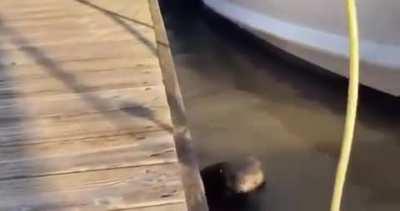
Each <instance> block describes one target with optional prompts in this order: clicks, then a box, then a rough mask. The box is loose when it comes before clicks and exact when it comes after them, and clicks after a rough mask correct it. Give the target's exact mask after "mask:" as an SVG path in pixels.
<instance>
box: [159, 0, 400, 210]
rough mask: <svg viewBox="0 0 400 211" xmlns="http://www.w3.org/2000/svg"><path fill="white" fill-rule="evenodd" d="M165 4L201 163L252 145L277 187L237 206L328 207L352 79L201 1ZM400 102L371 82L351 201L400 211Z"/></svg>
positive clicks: (353, 205)
mask: <svg viewBox="0 0 400 211" xmlns="http://www.w3.org/2000/svg"><path fill="white" fill-rule="evenodd" d="M166 2H167V3H166ZM186 2H187V1H186ZM162 7H163V12H164V15H165V19H166V25H167V30H168V34H169V37H170V41H171V45H172V49H173V53H174V59H175V63H176V67H177V71H178V76H179V79H180V83H181V87H182V92H183V95H184V100H185V104H186V107H187V112H188V119H189V123H190V127H191V131H192V133H193V136H194V139H195V143H194V144H195V147H196V150H197V152H198V156H199V159H200V164H201V166H205V165H208V164H211V163H215V162H218V161H224V160H227V159H229V158H232V157H237V156H241V155H247V154H252V155H256V156H258V157H260V158H261V159H262V161H263V162H264V164H265V172H266V174H267V176H268V189H267V190H268V191H263V192H261V193H258V194H254V195H252V196H251V197H250V203H248V204H246V205H245V206H237V207H236V210H255V211H257V210H263V211H264V210H271V211H293V210H296V211H314V210H315V211H320V210H328V207H329V201H330V197H331V191H332V185H333V179H334V173H335V167H336V162H337V160H336V159H337V155H338V150H339V147H340V139H341V134H342V130H343V121H344V112H345V100H346V97H345V95H346V83H345V80H343V79H341V78H338V77H331V76H328V75H326V74H323V73H321V72H319V71H316V70H310V69H314V68H309V67H305V66H298V65H294V64H293V63H288V62H287V60H282V59H281V57H279V56H277V55H276V54H271V53H270V51H269V48H267V47H260V46H261V45H260V42H259V41H255V40H253V39H251V37H249V36H248V35H247V34H245V33H242V32H241V31H240V30H237V29H236V28H235V27H233V25H231V24H229V23H227V22H225V21H222V20H220V19H218V18H216V17H214V16H210V15H209V14H205V13H204V12H200V11H199V8H198V7H196V6H194V7H190V5H187V4H185V5H182V4H181V2H180V1H164V5H162ZM399 105H400V104H399V103H398V101H397V99H395V98H393V97H390V96H387V95H384V94H381V93H376V92H374V91H371V90H369V89H366V88H364V89H362V96H361V105H360V118H359V121H358V126H357V135H356V139H357V140H356V144H355V147H354V153H353V155H352V161H351V169H350V175H349V180H348V184H347V187H346V194H345V201H344V203H345V205H344V208H345V209H344V210H352V211H378V210H384V211H395V210H396V211H398V210H400V180H399V178H400V169H399V168H397V165H396V164H397V162H399V161H400V128H399V127H400V118H399V114H400V107H399ZM229 210H232V208H231V209H229Z"/></svg>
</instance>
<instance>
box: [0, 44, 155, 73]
mask: <svg viewBox="0 0 400 211" xmlns="http://www.w3.org/2000/svg"><path fill="white" fill-rule="evenodd" d="M17 39H18V40H16V42H18V43H21V44H22V45H25V44H26V45H29V41H28V40H25V39H23V38H17ZM19 39H20V40H19ZM147 41H148V42H149V43H150V44H151V43H153V44H154V43H155V41H154V40H153V41H152V40H147ZM153 44H151V45H150V46H148V45H146V44H143V43H129V42H126V41H115V42H114V41H112V42H93V43H89V44H87V43H83V44H80V45H79V46H80V48H79V51H77V50H76V47H77V46H76V45H73V44H66V45H57V46H48V47H45V48H37V47H26V48H21V49H18V50H1V49H0V55H2V57H0V65H20V64H40V65H42V66H44V67H47V68H53V69H54V68H58V63H59V62H63V61H73V60H84V59H102V58H119V57H127V56H130V57H131V58H132V60H141V58H143V57H144V58H146V57H153V58H156V55H155V54H154V49H155V47H154V46H153ZM104 49H107V50H104ZM71 52H73V53H71Z"/></svg>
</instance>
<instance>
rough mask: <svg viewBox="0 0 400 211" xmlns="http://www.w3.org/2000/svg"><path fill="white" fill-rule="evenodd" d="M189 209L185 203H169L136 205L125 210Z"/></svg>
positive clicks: (171, 210)
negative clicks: (145, 205)
mask: <svg viewBox="0 0 400 211" xmlns="http://www.w3.org/2000/svg"><path fill="white" fill-rule="evenodd" d="M183 210H187V207H186V204H185V203H169V204H161V205H158V206H148V207H136V208H130V209H126V210H124V211H183Z"/></svg>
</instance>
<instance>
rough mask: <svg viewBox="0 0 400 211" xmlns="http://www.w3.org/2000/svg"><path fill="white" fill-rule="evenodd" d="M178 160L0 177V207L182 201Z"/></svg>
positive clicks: (114, 205)
mask: <svg viewBox="0 0 400 211" xmlns="http://www.w3.org/2000/svg"><path fill="white" fill-rule="evenodd" d="M179 171H180V170H179V166H178V165H177V164H166V165H156V166H143V167H136V168H122V169H112V170H103V171H92V172H84V173H79V174H65V175H56V176H48V177H38V178H27V179H17V180H6V181H0V198H1V203H0V210H62V209H65V210H67V209H70V210H73V209H79V210H80V209H81V208H82V209H86V210H95V209H103V210H113V209H124V208H130V207H138V206H140V205H142V206H148V205H152V204H153V205H155V204H165V203H179V202H184V194H183V191H182V185H181V181H180V175H179Z"/></svg>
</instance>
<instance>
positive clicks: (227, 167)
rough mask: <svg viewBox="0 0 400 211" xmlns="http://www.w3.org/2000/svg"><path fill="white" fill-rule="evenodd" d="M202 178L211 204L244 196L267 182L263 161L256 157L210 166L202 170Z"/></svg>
mask: <svg viewBox="0 0 400 211" xmlns="http://www.w3.org/2000/svg"><path fill="white" fill-rule="evenodd" d="M201 178H202V180H203V184H204V188H205V193H206V197H207V200H208V202H209V204H210V203H213V202H219V203H220V202H222V201H225V200H228V201H231V200H232V199H234V198H235V199H238V198H243V197H245V196H246V195H248V194H250V193H252V192H254V191H256V190H257V189H259V188H260V187H262V186H264V184H265V176H264V173H263V171H262V166H261V162H260V161H259V160H258V159H256V158H255V157H246V158H244V159H237V160H233V161H229V162H220V163H216V164H214V165H211V166H208V167H206V168H204V169H203V170H201Z"/></svg>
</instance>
